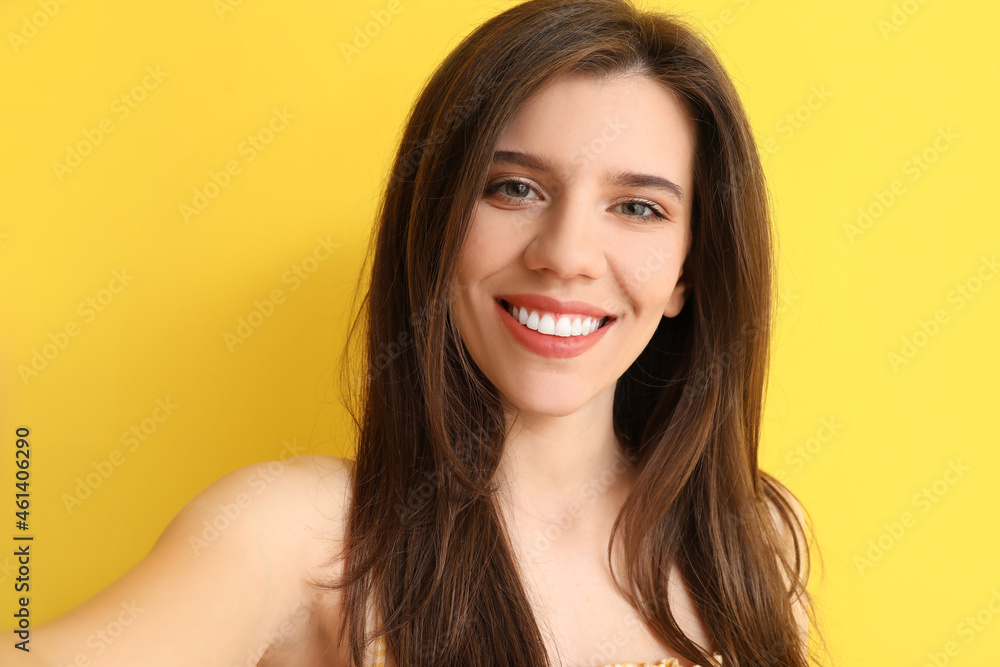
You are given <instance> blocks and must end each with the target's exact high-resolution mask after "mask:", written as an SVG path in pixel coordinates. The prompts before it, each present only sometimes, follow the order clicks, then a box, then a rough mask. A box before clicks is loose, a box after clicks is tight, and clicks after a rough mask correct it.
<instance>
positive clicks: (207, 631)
mask: <svg viewBox="0 0 1000 667" xmlns="http://www.w3.org/2000/svg"><path fill="white" fill-rule="evenodd" d="M350 477H351V464H350V462H349V461H347V460H345V459H340V458H337V457H327V456H298V457H293V458H290V459H287V460H284V461H265V462H260V463H253V464H250V465H247V466H243V467H241V468H238V469H236V470H234V471H232V472H230V473H228V474H226V475H224V476H222V477H221V478H219V479H218V480H216V481H215V482H213V483H212V484H210V485H208V486H207V487H206V488H205V489H203V490H202V491H201V492H200V493H198V494H197V496H195V497H194V498H193V499H192V500H191V501H190V502H188V503H187V504H186V505H185V506H184V507H183V508H182V509H181V510H180V511H179V512H178V513H177V515H176V516H174V517H173V519H172V520H171V521H170V522H169V524H168V525H167V526H166V528H165V529H164V530H163V532H162V533H161V535H160V537H159V538H158V539H157V541H156V542H155V543H154V544H153V546H152V548H151V549H150V551H149V553H147V555H146V556H145V557H144V558H143V559H142V560H140V561H139V562H138V563H136V564H135V565H134V566H133V567H132V568H131V569H129V570H128V571H127V572H125V573H124V574H123V575H122V576H121V577H119V578H118V579H117V580H116V581H114V582H113V583H112V584H111V585H109V586H108V587H106V588H105V589H103V590H101V591H99V592H98V593H97V594H95V595H94V596H93V597H92V598H90V599H89V600H87V601H86V602H84V603H83V604H81V605H79V606H78V607H76V608H75V609H73V610H72V611H70V612H69V613H67V614H65V615H63V616H61V617H59V618H57V619H54V620H52V621H50V622H49V623H46V624H44V625H42V626H40V627H38V628H36V629H34V630H33V631H32V633H31V645H30V646H31V651H30V653H24V652H21V651H16V652H13V653H5V652H4V651H6V650H8V648H9V646H5V647H3V648H0V664H10V665H12V666H18V665H23V666H25V667H28V666H32V665H46V664H83V662H81V661H84V662H86V664H91V665H93V666H94V667H119V666H121V667H124V666H125V665H137V664H142V665H150V666H154V665H157V666H158V665H164V666H166V665H177V664H184V665H190V666H192V667H198V666H201V665H204V666H205V667H208V666H210V665H222V664H226V665H229V664H248V663H247V661H248V659H250V658H249V656H259V655H261V654H262V653H263V652H264V651H266V650H267V649H268V647H269V646H271V645H272V644H273V643H275V642H276V641H279V640H280V639H281V638H282V637H283V636H284V634H283V632H285V631H290V630H291V629H293V628H295V627H298V626H299V625H304V626H307V625H309V624H308V623H301V622H300V621H299V620H297V619H302V620H308V619H310V618H311V616H312V610H313V607H314V600H315V595H316V593H315V590H314V589H313V588H312V587H310V586H309V585H308V584H307V579H308V577H309V576H310V575H312V574H315V573H318V572H320V571H321V570H322V568H323V567H324V566H325V563H326V561H327V560H328V559H329V558H328V557H329V549H330V543H329V542H328V540H329V538H331V537H332V538H337V537H339V536H340V535H341V532H342V530H343V522H344V518H345V517H346V510H347V506H346V502H347V494H348V493H349V491H350V483H349V481H350ZM285 634H287V632H285ZM7 644H8V645H9V644H10V642H8V643H7ZM249 664H256V661H255V660H254V661H253V662H250V663H249Z"/></svg>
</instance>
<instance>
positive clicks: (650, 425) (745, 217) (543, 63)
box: [325, 0, 813, 667]
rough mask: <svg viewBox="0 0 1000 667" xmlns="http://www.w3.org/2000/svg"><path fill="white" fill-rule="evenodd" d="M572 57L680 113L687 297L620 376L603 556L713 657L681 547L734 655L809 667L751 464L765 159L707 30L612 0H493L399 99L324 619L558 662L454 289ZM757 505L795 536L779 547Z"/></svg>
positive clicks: (766, 280) (766, 296) (766, 277)
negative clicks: (675, 598) (682, 589)
mask: <svg viewBox="0 0 1000 667" xmlns="http://www.w3.org/2000/svg"><path fill="white" fill-rule="evenodd" d="M567 73H582V74H589V75H593V76H595V77H611V76H615V75H620V74H642V75H646V76H649V77H651V78H653V79H655V80H657V81H660V82H662V84H663V85H664V86H667V87H668V88H669V89H671V90H673V91H674V92H675V93H677V94H678V96H679V98H680V99H681V100H682V102H683V103H684V105H685V106H686V107H687V109H688V112H689V113H690V114H691V116H692V118H693V119H694V121H695V127H696V142H697V143H696V155H695V158H694V160H695V161H694V172H693V176H694V187H695V192H694V198H693V204H692V217H691V225H692V227H691V231H692V245H691V249H690V252H689V254H688V257H687V260H686V264H685V266H684V275H685V277H686V279H687V280H688V282H689V285H690V288H689V295H688V299H687V304H686V305H685V307H684V308H683V309H682V311H681V313H680V314H679V315H678V316H677V317H674V318H670V319H669V321H668V318H663V320H662V321H661V323H660V326H659V328H658V329H657V330H656V332H655V334H654V335H653V338H652V340H651V341H650V343H649V344H648V346H647V347H646V349H645V350H644V351H643V352H642V354H641V355H640V356H639V358H638V359H636V361H635V362H634V363H633V364H632V366H631V367H630V368H629V369H628V371H627V372H626V373H625V374H624V375H623V376H622V377H621V378H620V379H619V381H618V383H617V386H616V392H615V400H614V425H615V430H616V433H617V434H618V436H619V438H620V441H621V442H622V443H624V446H625V447H626V449H627V452H626V454H627V456H628V457H629V458H630V460H631V461H632V462H634V463H635V465H636V466H637V470H638V477H637V479H636V483H635V485H634V487H633V489H632V491H631V493H630V495H629V497H628V499H627V500H626V502H625V504H624V506H623V507H622V509H621V512H620V514H619V516H618V519H617V521H616V522H615V524H614V529H613V531H612V537H611V543H610V544H609V560H610V557H611V551H612V545H613V544H614V543H615V540H616V536H618V533H619V532H620V533H621V535H620V536H619V537H620V538H621V539H622V540H623V546H624V551H623V553H624V554H625V562H626V564H627V567H626V569H625V571H624V572H618V573H616V584H617V585H618V586H619V589H620V591H621V593H622V595H623V596H625V598H626V599H627V600H628V601H629V602H630V603H631V604H632V606H633V607H634V608H635V609H636V611H637V613H638V615H639V617H640V618H641V619H642V620H643V622H644V623H645V624H646V626H647V627H648V628H649V630H650V632H651V633H652V634H653V635H654V636H655V637H656V638H657V639H658V640H659V641H661V642H663V643H665V644H668V645H670V646H673V647H675V648H676V649H677V650H678V651H679V652H680V654H681V655H682V656H683V657H684V658H686V659H688V660H691V661H695V662H698V663H700V664H703V665H708V664H714V663H713V661H712V658H711V656H710V655H709V653H708V652H707V649H706V647H702V646H699V645H697V644H696V643H694V642H693V641H692V640H690V639H689V638H688V637H687V636H685V635H684V633H683V632H682V631H681V629H680V628H679V627H678V624H677V622H676V620H675V618H674V617H673V615H672V613H671V609H670V607H669V605H668V604H667V588H668V587H667V583H668V582H667V575H666V573H667V572H669V571H670V567H669V566H670V564H676V565H677V566H678V568H679V571H680V572H681V574H682V576H683V577H684V579H685V581H686V583H687V584H688V585H689V590H690V592H691V595H692V598H693V600H694V601H695V603H696V605H697V607H698V609H699V612H700V613H701V615H702V618H703V619H704V621H705V623H706V626H707V628H708V629H709V632H710V633H711V635H712V637H713V639H714V642H715V644H716V645H717V649H718V651H719V652H720V653H721V655H722V657H723V660H724V665H726V667H745V666H750V665H766V666H772V665H781V666H782V667H800V666H802V667H805V666H806V665H808V664H809V656H808V655H807V653H808V651H807V647H804V646H803V645H802V642H801V640H800V638H799V637H798V636H797V630H796V625H795V619H794V616H793V609H792V600H793V599H794V598H795V597H797V596H803V598H804V599H805V600H807V601H808V604H809V611H810V616H813V611H812V603H811V601H809V600H808V596H807V595H806V592H805V580H806V579H807V576H808V554H809V550H808V543H807V541H806V539H805V532H804V527H803V526H802V525H801V524H800V522H799V520H798V518H797V517H796V516H795V513H794V511H793V510H792V507H791V505H790V504H789V503H788V501H787V500H786V499H785V497H784V496H783V493H787V490H785V489H784V487H783V486H782V485H781V484H780V483H779V482H778V481H777V480H776V479H774V478H773V477H771V476H770V475H768V474H767V473H765V472H763V471H761V470H760V469H759V468H758V464H757V453H758V443H759V440H760V422H761V409H762V402H763V394H764V389H765V384H766V374H767V366H768V350H769V336H770V329H771V321H772V308H773V304H774V302H775V296H776V294H775V285H774V280H773V264H772V262H773V257H772V231H771V228H770V224H771V221H770V214H769V208H768V197H767V189H766V185H765V181H764V175H763V172H762V168H761V164H760V159H759V156H758V153H757V149H756V146H755V144H754V141H753V136H752V132H751V128H750V124H749V122H748V120H747V117H746V114H745V112H744V110H743V107H742V105H741V103H740V100H739V97H738V95H737V92H736V90H735V88H734V86H733V84H732V82H731V80H730V79H729V77H728V75H727V74H726V72H725V70H724V68H723V66H722V64H721V63H720V62H719V60H718V59H717V57H716V56H715V54H714V53H713V52H712V50H711V49H710V48H709V46H708V45H707V44H706V43H705V41H704V40H703V39H702V38H701V37H699V36H698V34H697V32H696V31H695V30H694V29H692V28H691V27H689V26H688V25H686V23H685V22H684V21H682V20H681V19H680V18H678V17H677V16H672V15H669V14H665V13H661V12H645V11H640V10H638V9H636V8H635V7H633V6H632V5H631V4H629V2H628V0H529V1H528V2H524V3H522V4H518V5H516V6H514V7H512V8H510V9H508V10H506V11H504V12H503V13H501V14H499V15H497V16H496V17H494V18H492V19H490V20H489V21H487V22H486V23H484V24H483V25H481V26H480V27H478V28H477V29H476V30H475V31H473V32H472V33H471V34H470V35H469V36H468V37H467V38H466V39H465V40H464V41H463V42H462V43H461V44H460V45H459V46H458V47H457V48H456V49H455V50H454V51H453V52H452V53H451V54H450V55H449V56H448V57H447V58H446V59H445V61H444V62H443V63H442V64H441V65H440V66H439V68H438V69H437V71H436V72H435V73H434V74H433V76H432V77H431V79H430V80H429V82H428V83H427V84H426V87H425V88H424V90H423V92H422V93H421V95H420V97H419V99H418V100H417V102H416V104H415V106H414V108H413V110H412V112H411V115H410V117H409V118H408V120H407V123H406V129H405V133H404V136H403V138H402V142H401V145H400V147H399V151H398V153H397V155H396V157H395V161H394V164H393V168H392V171H391V173H390V174H389V179H388V182H387V184H386V188H385V195H384V198H383V200H382V202H381V205H380V210H379V213H378V221H377V225H376V228H375V230H374V233H373V243H372V247H371V248H370V249H369V253H370V254H369V255H368V257H366V261H365V265H366V274H367V275H370V282H369V284H368V285H367V290H366V291H365V293H364V298H363V300H362V303H361V307H360V308H359V309H358V310H359V312H358V315H357V319H355V321H354V322H353V324H352V326H351V329H350V332H349V335H348V345H347V348H346V349H345V356H344V363H343V365H342V369H343V370H344V376H343V377H344V379H345V380H346V381H347V382H346V389H345V392H344V394H345V396H346V397H347V399H346V400H347V401H348V403H349V405H348V408H349V410H350V412H351V415H352V417H353V419H354V420H355V423H356V424H355V425H356V427H357V437H358V441H357V454H356V465H355V473H354V479H353V487H352V498H353V501H352V504H351V507H350V510H349V518H348V524H347V530H346V535H345V542H344V551H343V552H342V553H341V554H339V555H338V556H337V557H338V558H343V560H344V576H343V578H342V579H341V580H340V581H338V582H328V583H326V584H325V585H326V586H327V587H330V588H340V589H342V591H343V598H342V614H343V615H342V623H341V626H340V630H339V637H340V638H341V640H342V638H343V636H344V633H345V631H346V632H348V636H349V641H350V650H351V655H352V659H353V661H354V663H355V664H357V665H361V664H362V661H363V656H365V655H366V648H367V646H368V643H369V642H370V641H371V639H372V637H373V633H375V632H376V630H377V631H378V632H379V633H380V634H383V635H384V636H385V637H386V638H387V640H388V647H389V650H390V651H391V653H392V655H393V656H394V658H395V660H396V661H397V664H399V665H400V666H401V667H403V666H406V667H409V666H412V665H466V666H480V665H481V666H485V665H512V666H514V665H516V666H523V667H529V666H530V667H537V666H538V665H548V664H550V662H549V656H548V655H547V654H546V649H545V645H544V643H543V640H542V634H541V632H540V630H539V628H538V625H537V623H536V620H535V618H534V615H533V612H532V607H531V606H530V604H529V602H528V597H527V595H526V592H525V589H524V588H523V585H522V582H521V579H520V577H519V575H518V572H519V569H518V565H517V563H516V559H515V556H514V552H513V549H512V546H511V543H510V541H509V539H508V536H507V535H506V533H505V530H504V524H503V522H502V520H501V514H500V511H499V509H498V507H497V504H496V500H495V492H496V487H495V485H494V481H493V476H494V473H495V472H496V470H497V466H498V463H499V461H500V455H501V452H502V449H503V446H504V440H505V435H506V432H505V417H504V412H503V410H502V408H501V403H500V397H499V395H498V392H497V390H496V388H495V387H494V386H493V384H492V383H491V382H490V381H489V379H488V378H486V377H485V375H484V374H483V373H482V372H481V370H480V369H479V368H478V367H477V366H476V364H475V363H474V362H473V361H472V360H471V358H470V357H469V355H468V352H467V350H466V349H465V347H464V345H463V343H462V340H461V337H460V335H459V333H458V331H457V330H456V328H455V326H454V323H453V321H452V319H451V318H450V317H449V303H450V299H451V294H452V292H451V290H452V288H453V280H452V276H453V273H454V268H455V265H456V262H457V258H458V256H459V253H460V251H461V249H462V244H463V240H464V237H465V234H466V231H467V229H468V226H469V221H470V218H471V215H472V212H473V209H474V206H475V204H476V202H477V199H478V198H479V197H480V196H481V194H482V191H483V189H484V187H485V184H486V178H487V175H488V170H489V167H490V164H491V161H492V158H493V151H494V149H495V146H496V143H497V140H498V138H499V136H500V135H501V133H502V132H503V130H504V128H505V127H506V125H507V124H508V123H509V122H510V121H511V119H512V118H513V116H514V115H515V114H516V113H517V111H518V109H519V108H520V107H521V105H522V104H523V103H524V102H525V100H526V99H527V98H528V97H529V96H530V95H531V94H532V93H533V92H534V91H536V90H537V89H538V88H539V87H540V86H541V85H542V84H543V83H545V82H546V81H548V80H550V79H552V78H553V77H556V76H559V75H560V74H567ZM372 252H373V254H371V253H372ZM369 264H370V272H369V271H368V269H367V266H368V265H369ZM359 336H360V337H361V339H362V341H363V344H362V345H360V346H358V349H354V346H353V344H352V342H351V341H353V340H356V339H357V337H359ZM352 400H354V401H356V402H354V403H351V401H352ZM770 507H774V508H775V510H776V511H777V512H778V514H779V516H780V518H781V521H782V522H783V523H784V524H785V525H786V526H787V527H788V529H790V530H791V532H792V534H793V535H794V536H795V539H794V543H795V558H794V562H788V560H789V559H786V558H785V557H784V555H783V549H784V548H786V547H785V546H783V544H784V543H783V542H782V539H781V536H780V534H779V531H778V527H777V526H776V525H775V524H774V522H773V519H772V515H771V511H772V510H771V509H770ZM803 559H804V560H803ZM801 572H805V575H804V576H803V575H801V574H800V573H801ZM783 577H787V578H788V582H789V583H786V580H785V579H784V578H783ZM619 579H620V580H619ZM372 609H374V611H375V613H376V614H377V617H378V619H379V622H380V627H379V628H374V627H372V625H373V624H372V622H371V616H370V615H369V614H370V611H371V610H372Z"/></svg>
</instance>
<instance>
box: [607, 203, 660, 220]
mask: <svg viewBox="0 0 1000 667" xmlns="http://www.w3.org/2000/svg"><path fill="white" fill-rule="evenodd" d="M619 206H620V207H622V209H623V210H622V213H624V214H625V215H626V216H628V217H630V218H637V219H639V220H653V219H656V218H658V219H660V220H666V219H667V216H665V215H663V214H662V213H660V212H659V211H657V210H656V208H655V207H654V206H653V204H652V203H650V202H645V201H642V200H641V199H632V200H629V201H625V202H622V203H621V204H618V205H616V207H615V208H617V207H619ZM644 210H645V211H649V213H645V214H643V211H644Z"/></svg>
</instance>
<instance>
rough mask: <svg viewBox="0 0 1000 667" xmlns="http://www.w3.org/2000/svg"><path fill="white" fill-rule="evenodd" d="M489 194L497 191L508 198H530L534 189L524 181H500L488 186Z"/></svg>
mask: <svg viewBox="0 0 1000 667" xmlns="http://www.w3.org/2000/svg"><path fill="white" fill-rule="evenodd" d="M486 192H487V194H491V193H497V194H500V195H501V196H503V197H506V198H508V199H529V198H530V197H529V194H530V193H532V192H534V189H533V188H532V187H531V186H530V185H528V184H527V183H524V182H523V181H515V180H506V181H499V182H497V183H494V184H493V185H491V186H489V187H488V188H486Z"/></svg>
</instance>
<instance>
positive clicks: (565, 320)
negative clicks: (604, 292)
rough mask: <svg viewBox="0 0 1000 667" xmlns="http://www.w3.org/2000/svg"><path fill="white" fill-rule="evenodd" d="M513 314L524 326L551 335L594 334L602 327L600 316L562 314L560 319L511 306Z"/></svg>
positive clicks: (510, 310)
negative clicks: (572, 316)
mask: <svg viewBox="0 0 1000 667" xmlns="http://www.w3.org/2000/svg"><path fill="white" fill-rule="evenodd" d="M507 312H509V313H510V314H511V316H512V317H513V318H514V319H515V320H517V321H518V322H520V323H521V324H523V325H524V326H526V327H528V328H529V329H532V330H534V331H537V332H538V333H543V334H548V335H550V336H562V337H563V338H568V337H570V336H586V335H588V334H592V333H594V332H595V331H597V329H598V328H600V324H601V320H602V319H603V318H598V317H584V318H582V319H581V318H579V317H576V318H570V317H569V316H568V315H562V316H561V317H560V318H559V320H558V321H556V319H555V318H554V317H553V316H552V315H551V314H549V313H545V314H543V315H539V314H538V312H537V311H534V310H532V311H529V310H528V309H527V308H519V307H518V306H509V307H508V311H507Z"/></svg>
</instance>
